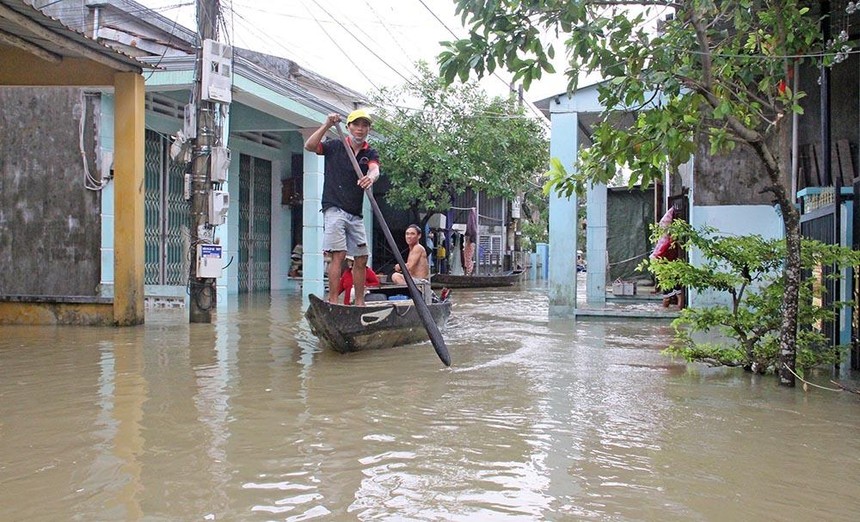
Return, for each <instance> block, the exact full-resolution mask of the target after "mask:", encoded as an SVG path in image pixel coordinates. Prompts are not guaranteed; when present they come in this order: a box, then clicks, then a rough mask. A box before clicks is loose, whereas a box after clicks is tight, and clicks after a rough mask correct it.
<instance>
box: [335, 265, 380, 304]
mask: <svg viewBox="0 0 860 522" xmlns="http://www.w3.org/2000/svg"><path fill="white" fill-rule="evenodd" d="M354 269H355V258H354V257H353V256H349V255H348V256H346V270H344V271H343V275H342V276H340V288H341V290H343V304H350V297H352V287H353V276H352V271H353V270H354ZM364 286H365V287H367V288H370V287H378V286H379V277H378V276H377V275H376V272H374V271H373V269H372V268H370V267H369V266H365V267H364Z"/></svg>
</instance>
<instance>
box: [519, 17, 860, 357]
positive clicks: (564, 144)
mask: <svg viewBox="0 0 860 522" xmlns="http://www.w3.org/2000/svg"><path fill="white" fill-rule="evenodd" d="M840 5H841V7H842V9H841V10H840V9H839V8H838V6H834V9H833V10H832V11H831V18H832V20H831V22H832V24H833V25H834V26H838V27H845V28H846V29H847V30H848V32H849V33H851V34H850V38H852V39H856V37H857V34H856V30H854V29H853V27H854V26H855V25H856V17H857V15H856V14H849V13H848V12H847V11H846V10H845V9H844V7H845V6H844V4H840ZM851 31H854V32H853V33H852V32H851ZM858 65H860V57H858V56H857V54H849V55H848V56H847V59H846V60H845V61H843V62H841V63H838V64H836V65H834V66H833V67H832V68H830V69H827V70H826V71H824V72H822V70H820V69H818V68H807V69H800V68H799V69H797V70H796V73H795V79H796V81H797V82H798V85H797V87H798V88H799V89H800V90H803V91H805V92H806V93H807V96H806V97H805V98H804V99H803V100H802V106H803V107H804V114H803V115H795V116H794V119H793V121H792V125H791V129H792V131H791V136H790V139H791V144H792V145H791V149H792V157H791V158H790V159H785V161H790V162H791V168H790V169H789V172H790V178H789V179H786V180H784V183H785V186H786V187H789V188H790V190H791V191H792V192H791V193H793V194H796V196H797V200H798V204H799V205H802V209H803V212H804V215H803V217H802V222H803V224H806V223H809V225H808V226H802V228H803V231H804V232H803V233H804V235H807V236H810V235H811V234H812V233H813V232H812V230H813V229H814V228H815V227H814V226H812V224H813V221H814V220H816V219H818V216H817V215H816V214H815V213H816V212H818V213H819V214H820V213H822V207H823V206H826V201H828V200H827V196H828V195H829V196H830V197H829V201H830V207H829V211H828V213H827V215H826V216H824V217H825V218H826V219H828V220H829V221H827V224H826V225H824V227H825V229H826V230H825V231H824V232H825V234H824V235H822V236H821V237H819V238H820V239H826V237H829V238H830V239H829V240H830V241H832V242H837V243H840V244H843V245H852V244H854V245H855V248H856V245H857V239H856V238H858V232H860V228H855V227H857V225H855V223H857V222H858V221H860V220H858V219H857V218H856V217H854V214H853V204H852V201H850V199H851V194H852V192H853V194H858V191H857V189H856V187H857V183H856V182H857V169H856V165H857V162H858V152H857V145H858V143H860V125H858V123H860V109H858V103H857V101H858V99H860V75H858V73H857V71H858ZM822 74H825V75H826V81H822ZM597 87H598V85H597V84H592V85H585V86H583V87H581V88H580V89H578V90H577V91H576V92H574V93H572V94H570V95H568V94H567V93H559V94H558V95H555V96H551V97H548V98H546V99H543V100H540V101H538V102H536V103H535V105H536V106H537V107H539V108H540V109H541V110H542V111H543V112H544V113H545V115H547V117H548V118H550V120H551V122H552V140H551V144H550V155H551V156H552V157H555V158H559V159H560V160H561V162H562V164H564V165H566V166H570V165H573V164H574V163H575V161H576V158H577V154H578V151H579V150H580V149H581V148H585V147H588V145H589V136H590V131H591V127H592V125H594V123H595V122H596V119H597V118H598V117H600V114H601V113H602V112H603V110H604V108H603V107H602V105H601V103H600V102H599V100H598V97H597ZM827 142H829V143H830V146H829V147H826V146H825V147H823V146H822V143H827ZM827 148H829V149H830V153H829V154H827V153H822V150H826V149H827ZM763 177H764V176H763V173H762V172H761V168H760V167H759V162H758V160H757V158H756V157H754V155H753V153H752V152H751V151H749V150H745V149H744V148H743V147H739V148H738V149H736V150H735V151H734V152H733V153H732V154H728V155H722V156H711V155H710V154H709V152H708V144H707V143H706V142H705V141H702V142H701V143H699V145H698V153H697V154H695V156H694V157H693V158H692V159H691V161H690V162H689V163H688V164H686V165H684V166H683V167H682V168H681V169H679V171H678V172H675V173H667V175H666V177H665V179H664V180H663V183H662V184H660V185H659V186H658V187H657V188H658V190H659V191H661V192H662V193H663V196H662V197H661V198H660V200H661V201H660V203H661V205H662V209H661V210H665V209H666V208H667V205H668V201H669V200H670V198H674V199H675V200H676V201H677V200H680V201H683V203H684V204H685V206H686V208H687V212H688V214H687V215H688V220H689V222H690V223H691V224H692V225H693V226H695V227H699V226H702V225H709V226H711V227H715V228H716V229H718V230H719V231H721V232H722V233H725V234H758V235H761V236H763V237H765V238H781V237H783V236H784V232H783V225H782V218H781V216H780V215H779V214H778V211H777V208H776V207H775V206H774V203H773V201H772V200H771V198H770V196H769V193H768V192H765V191H762V190H761V189H762V188H763V186H764V185H763V183H762V178H763ZM839 185H842V186H845V187H849V186H852V185H853V186H854V187H855V189H854V190H853V191H852V190H851V189H844V190H840V191H838V192H839V194H842V193H843V192H844V193H845V194H846V197H844V198H843V199H842V200H841V201H840V202H839V203H838V205H833V203H832V202H833V201H834V198H833V192H834V187H836V186H839ZM822 194H823V195H824V196H825V197H824V198H822ZM836 199H837V200H839V199H840V198H838V197H837V198H836ZM587 201H588V203H587V210H588V212H587V234H586V237H587V239H586V241H587V247H588V248H587V262H588V276H587V285H586V287H587V290H586V293H587V295H586V299H587V301H589V302H590V303H601V302H603V300H605V296H606V284H607V280H608V278H607V266H606V257H607V256H606V250H607V249H606V244H607V234H606V231H607V226H608V223H607V213H606V208H607V187H606V186H605V185H592V186H590V187H589V190H588V194H587ZM821 201H825V203H824V204H821ZM577 204H578V203H577V201H576V198H571V199H568V198H562V197H559V196H557V195H552V196H551V198H550V241H549V245H550V246H549V248H550V253H549V300H550V313H551V314H552V315H559V316H575V315H576V285H575V284H574V281H573V278H571V274H573V273H575V266H574V259H573V256H571V255H569V253H570V252H574V251H576V248H577V245H576V241H575V237H574V236H573V235H570V234H566V233H565V231H566V230H569V229H570V228H572V227H573V226H575V224H576V221H577ZM690 256H691V257H690V261H691V262H693V263H696V262H698V261H700V259H697V253H696V252H691V253H690ZM851 279H852V278H851V276H850V274H846V277H845V280H844V281H843V284H842V285H841V288H840V289H839V291H840V292H839V293H840V295H835V296H834V297H833V298H834V299H839V298H842V299H851V298H852V297H851V284H850V280H851ZM855 294H856V292H855ZM725 299H726V297H725V296H720V295H717V294H714V293H696V292H691V295H690V298H689V303H690V305H692V306H700V307H701V306H708V305H713V304H717V303H724V302H725ZM856 306H857V305H856V304H855V307H856ZM852 317H853V319H852ZM840 322H841V327H840V328H838V330H839V332H838V335H835V336H834V342H835V343H839V342H841V343H848V342H851V339H857V338H859V337H860V336H858V333H860V324H858V319H857V318H856V314H855V316H852V315H851V314H850V311H849V312H846V314H845V315H844V316H843V317H841V318H840ZM852 366H854V367H856V368H860V350H858V349H857V348H856V347H855V348H854V352H853V355H852Z"/></svg>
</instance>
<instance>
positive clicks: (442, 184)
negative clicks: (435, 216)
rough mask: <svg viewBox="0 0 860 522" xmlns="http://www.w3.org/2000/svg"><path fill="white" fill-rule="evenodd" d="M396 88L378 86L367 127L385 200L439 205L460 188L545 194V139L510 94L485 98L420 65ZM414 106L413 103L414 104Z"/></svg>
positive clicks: (421, 207) (424, 207) (427, 207)
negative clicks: (384, 182) (374, 135)
mask: <svg viewBox="0 0 860 522" xmlns="http://www.w3.org/2000/svg"><path fill="white" fill-rule="evenodd" d="M419 68H420V70H421V71H422V75H421V77H420V78H418V79H417V80H416V81H415V82H413V83H411V84H408V85H406V86H405V87H403V88H402V89H399V90H396V91H382V92H380V93H379V94H378V95H377V97H376V100H375V103H376V105H377V106H378V107H380V109H379V111H378V113H377V115H376V118H375V121H374V129H375V130H376V131H378V132H379V134H380V135H381V136H383V139H381V140H380V141H378V142H377V143H376V146H377V149H378V150H379V153H380V157H381V158H382V164H383V171H384V173H385V175H386V176H387V177H388V179H389V180H390V182H391V187H392V188H391V190H390V191H389V192H388V194H387V196H386V197H387V201H388V202H389V203H390V204H392V205H393V206H396V207H399V208H404V209H407V208H412V209H415V210H418V211H426V212H433V211H444V210H447V209H448V208H449V207H450V206H451V203H452V200H453V198H454V197H455V196H456V195H457V194H462V193H464V192H465V191H466V190H467V189H472V190H474V191H481V192H483V193H486V194H488V195H489V196H503V197H507V198H513V197H514V196H516V195H518V194H524V195H525V196H526V198H527V200H530V201H532V204H533V205H534V204H535V203H536V201H535V198H537V199H538V200H541V199H543V200H545V197H544V196H543V194H542V193H541V188H540V187H541V176H542V174H543V172H544V171H545V170H546V165H547V163H548V157H549V155H548V148H549V143H548V141H547V138H546V132H545V130H544V129H543V127H542V126H541V125H540V123H539V122H538V121H536V120H534V119H533V118H529V117H527V116H526V115H525V113H524V111H523V108H522V107H521V106H520V105H519V104H518V103H517V101H516V100H514V99H513V98H507V99H506V98H500V97H496V98H492V99H490V98H488V97H487V95H486V93H484V91H483V90H481V89H480V88H479V87H478V85H477V84H476V83H467V84H464V85H454V86H446V85H445V83H444V82H443V81H442V80H441V79H440V78H439V77H438V76H437V75H435V74H433V73H431V72H430V70H429V67H428V66H427V65H426V64H419ZM415 105H419V106H420V107H419V108H417V109H414V108H412V107H414V106H415Z"/></svg>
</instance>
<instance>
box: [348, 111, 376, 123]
mask: <svg viewBox="0 0 860 522" xmlns="http://www.w3.org/2000/svg"><path fill="white" fill-rule="evenodd" d="M361 118H364V119H365V120H367V123H373V120H372V119H370V114H368V113H367V111H366V110H364V109H357V110H354V111H352V112H351V113H349V116H347V117H346V124H347V125H349V124H350V123H352V122H354V121H355V120H358V119H361Z"/></svg>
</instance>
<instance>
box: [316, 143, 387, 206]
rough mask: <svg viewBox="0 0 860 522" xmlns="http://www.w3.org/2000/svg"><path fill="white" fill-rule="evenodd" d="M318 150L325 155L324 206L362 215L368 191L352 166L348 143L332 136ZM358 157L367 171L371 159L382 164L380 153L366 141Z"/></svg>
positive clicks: (363, 170)
mask: <svg viewBox="0 0 860 522" xmlns="http://www.w3.org/2000/svg"><path fill="white" fill-rule="evenodd" d="M317 154H319V155H321V156H324V157H325V181H324V182H323V193H322V209H323V211H325V210H326V209H327V208H329V207H337V208H339V209H341V210H344V211H346V212H349V213H350V214H352V215H354V216H361V206H362V204H363V203H364V191H363V190H361V187H359V186H358V177H357V176H356V175H355V170H353V168H352V162H351V161H350V159H349V155H348V152H347V150H346V147H344V146H343V142H342V141H341V140H339V139H334V138H328V139H326V140H325V141H323V142H321V143H320V146H319V147H318V149H317ZM355 159H356V160H357V161H358V166H359V167H361V173H362V174H364V175H366V174H367V169H368V167H369V166H370V164H371V163H376V164H379V154H377V152H376V149H374V148H372V147H371V146H370V145H369V144H368V143H367V142H366V141H365V142H364V145H362V147H361V149H359V151H358V154H356V156H355Z"/></svg>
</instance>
